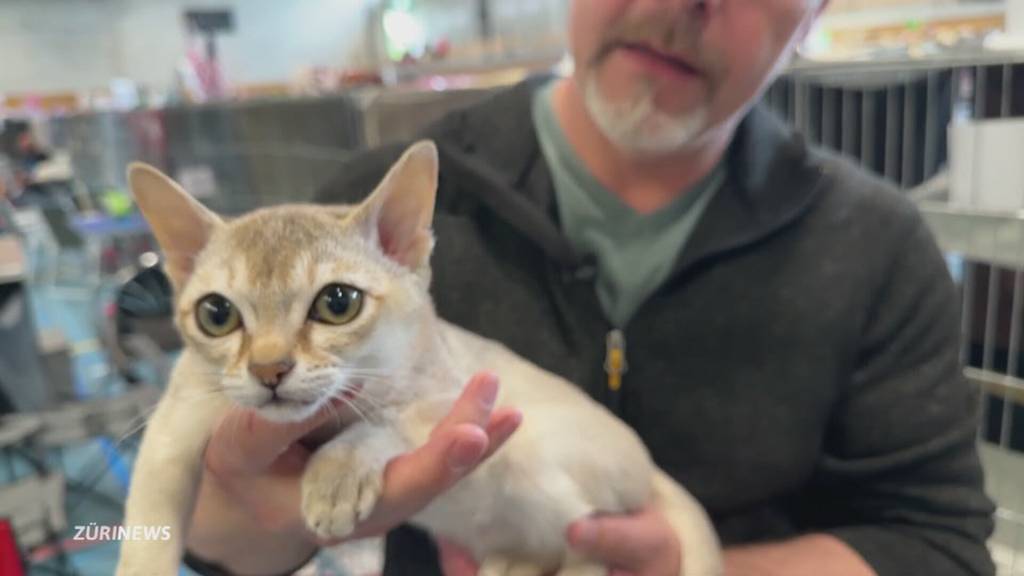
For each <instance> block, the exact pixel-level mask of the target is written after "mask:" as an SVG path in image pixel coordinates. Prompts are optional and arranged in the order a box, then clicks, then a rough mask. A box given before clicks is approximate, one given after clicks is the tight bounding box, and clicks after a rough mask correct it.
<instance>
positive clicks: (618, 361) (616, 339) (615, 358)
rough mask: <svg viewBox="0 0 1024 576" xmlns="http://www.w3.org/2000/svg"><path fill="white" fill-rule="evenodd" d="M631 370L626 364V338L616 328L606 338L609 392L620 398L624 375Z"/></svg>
mask: <svg viewBox="0 0 1024 576" xmlns="http://www.w3.org/2000/svg"><path fill="white" fill-rule="evenodd" d="M628 370H629V365H628V364H627V363H626V336H625V334H623V333H622V330H619V329H618V328H615V329H613V330H611V331H610V332H608V335H607V336H606V337H605V356H604V371H605V372H606V373H607V374H608V390H609V391H611V392H612V394H613V395H614V396H618V393H619V390H621V389H622V375H623V374H625V373H626V372H627V371H628Z"/></svg>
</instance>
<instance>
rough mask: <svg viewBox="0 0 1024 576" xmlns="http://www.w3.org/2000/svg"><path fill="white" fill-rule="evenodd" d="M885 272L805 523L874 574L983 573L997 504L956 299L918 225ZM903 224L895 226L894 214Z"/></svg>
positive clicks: (913, 222) (912, 213) (910, 215)
mask: <svg viewBox="0 0 1024 576" xmlns="http://www.w3.org/2000/svg"><path fill="white" fill-rule="evenodd" d="M903 212H904V215H906V220H907V221H908V222H906V224H907V225H906V226H901V228H902V229H903V230H904V231H906V233H905V234H903V235H904V236H905V238H903V239H902V241H901V242H898V243H894V244H892V245H891V246H890V247H889V248H888V250H890V251H892V253H894V255H893V256H891V257H890V261H889V262H887V263H886V264H885V267H887V269H888V272H887V274H885V275H884V276H883V277H882V278H881V280H880V282H879V283H878V284H877V286H878V289H877V290H876V292H875V294H874V296H873V297H871V298H870V302H871V307H870V309H869V313H868V315H867V317H866V318H865V320H864V326H863V330H862V332H861V338H860V341H859V350H858V353H857V357H856V359H855V362H856V365H855V367H854V370H853V372H852V376H851V377H850V379H849V381H848V382H847V386H848V387H847V388H846V389H845V390H844V394H843V398H842V399H841V400H840V403H839V405H838V407H837V411H836V414H835V415H834V417H833V419H832V427H831V429H830V430H829V433H828V436H827V440H826V444H827V445H826V447H825V454H824V456H823V459H822V461H821V462H820V466H819V474H818V476H817V479H816V482H815V492H816V498H815V499H813V500H814V501H813V503H812V505H811V506H810V507H809V508H811V509H812V510H814V511H812V512H809V515H811V516H814V517H816V519H817V525H818V526H821V527H823V528H824V529H825V530H824V531H825V532H827V533H831V534H832V535H834V536H836V537H838V538H840V539H841V540H843V541H845V542H846V543H847V544H848V545H849V546H851V547H852V548H853V549H855V550H856V551H857V552H858V553H859V554H860V555H862V556H863V557H864V558H865V559H866V560H867V561H868V563H869V564H870V565H871V566H872V567H873V568H874V569H875V571H876V572H877V573H878V574H879V576H911V575H922V576H923V575H928V576H968V575H971V576H988V575H991V574H994V573H995V568H994V566H993V564H992V560H991V558H990V555H989V552H988V550H987V547H986V540H987V538H988V537H989V536H990V535H991V533H992V530H993V512H994V506H993V503H992V502H991V501H990V499H989V498H988V497H987V496H986V494H985V492H984V487H983V484H984V483H983V473H982V468H981V465H980V462H979V456H978V452H977V445H976V433H977V426H978V420H977V412H978V406H979V397H978V393H977V391H976V390H975V389H974V388H973V387H972V386H970V385H968V383H967V381H966V380H965V378H964V377H963V372H962V368H961V364H960V360H959V312H958V310H959V305H958V302H959V299H958V296H957V292H956V288H955V286H954V284H953V282H952V280H951V278H950V275H949V272H948V269H947V268H946V263H945V260H944V258H943V257H942V254H941V253H940V251H939V249H938V247H937V245H936V243H935V240H934V238H933V237H932V235H931V233H930V231H929V229H928V227H927V225H926V224H925V222H924V220H923V218H922V217H921V216H920V215H919V214H918V213H917V211H916V210H914V209H913V208H912V207H907V206H904V208H903ZM901 219H902V218H901Z"/></svg>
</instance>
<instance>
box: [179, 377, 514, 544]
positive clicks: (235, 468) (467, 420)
mask: <svg viewBox="0 0 1024 576" xmlns="http://www.w3.org/2000/svg"><path fill="white" fill-rule="evenodd" d="M497 392H498V379H497V377H495V376H494V375H491V374H486V373H481V374H477V375H475V376H474V377H473V378H472V379H471V380H470V382H469V384H468V385H467V386H466V388H465V390H464V391H463V392H462V394H461V396H460V397H459V398H458V400H456V402H455V404H454V405H453V407H452V409H451V411H450V412H449V414H448V415H447V416H446V417H445V419H444V420H443V421H442V422H440V423H439V424H438V425H437V427H436V428H435V429H434V431H433V433H432V435H431V437H430V439H429V440H428V441H427V443H426V444H424V445H423V446H421V447H420V448H418V449H416V450H414V451H412V452H410V453H407V454H404V455H402V456H399V457H397V458H395V459H393V460H392V461H391V462H390V463H389V464H388V465H387V467H386V469H385V472H384V487H383V493H382V494H381V497H380V500H379V501H378V504H377V507H376V509H375V510H374V512H373V513H372V514H371V516H370V518H368V519H367V521H366V522H364V523H363V524H362V525H360V526H359V527H358V528H357V530H356V532H355V533H354V534H353V535H352V536H351V537H350V538H348V539H354V538H363V537H368V536H374V535H380V534H383V533H384V532H386V531H387V530H389V529H391V528H393V527H395V526H397V525H398V524H400V523H402V522H404V521H405V520H406V519H408V518H409V517H410V516H412V515H413V514H415V513H416V512H418V511H419V510H420V509H422V508H424V507H425V506H426V505H427V504H429V503H430V502H431V500H433V499H434V498H436V497H437V496H438V495H440V494H441V493H443V492H444V491H445V490H447V489H448V488H449V487H451V486H452V485H453V484H454V483H455V482H457V481H458V480H460V479H461V478H462V477H464V476H465V475H467V474H468V473H470V472H471V471H472V470H473V469H474V468H475V467H476V466H477V465H478V464H480V462H482V461H483V460H484V459H486V458H487V457H488V456H490V455H491V454H493V453H494V451H495V450H497V449H498V448H499V447H501V446H502V445H503V444H504V443H505V441H506V440H508V438H509V437H510V436H511V435H512V433H513V432H514V431H515V430H516V428H517V427H518V426H519V424H520V422H521V420H522V416H521V414H520V413H519V412H518V411H517V410H514V409H501V410H493V405H494V401H495V398H496V396H497ZM338 409H339V407H337V406H335V407H331V408H325V409H324V410H322V411H320V412H319V413H318V414H316V415H315V416H313V417H311V418H310V419H308V420H306V421H304V422H299V423H287V424H281V423H274V422H270V421H267V420H264V419H263V418H260V417H259V416H258V415H257V414H256V413H254V412H252V411H242V410H239V411H235V412H232V413H229V414H228V415H227V416H226V417H225V418H224V419H223V420H222V421H221V423H220V424H219V425H218V427H217V429H216V430H215V431H214V433H213V436H212V437H211V439H210V442H209V444H208V445H207V448H206V453H205V466H206V471H207V472H208V473H209V474H207V476H208V477H209V480H211V484H215V487H212V488H210V489H209V490H208V493H209V494H216V495H211V496H209V500H208V501H204V500H203V499H202V498H201V499H200V502H199V504H198V505H197V508H196V516H197V519H196V520H194V522H193V528H194V530H193V532H194V533H195V536H194V537H193V538H190V539H189V543H190V547H191V549H193V550H194V551H195V552H196V553H197V554H199V555H201V556H204V557H206V558H207V559H216V560H220V561H222V562H226V563H228V564H230V563H231V561H232V560H233V559H234V556H236V555H238V553H237V552H236V550H238V549H239V547H238V546H234V545H233V544H232V543H229V542H226V541H225V542H223V544H222V545H217V544H214V543H212V542H211V539H213V540H217V539H220V538H224V539H229V538H231V535H230V532H231V530H230V528H232V527H235V526H236V525H238V524H240V523H242V522H243V521H244V519H231V520H230V521H227V520H224V518H223V517H224V516H226V515H227V512H226V510H232V511H234V512H233V513H234V514H236V515H237V514H238V512H237V511H239V510H241V511H244V514H245V515H246V517H247V518H248V519H249V521H250V522H253V523H255V524H256V527H255V529H258V530H259V531H260V532H261V533H263V534H266V533H268V532H271V533H273V534H275V535H276V536H275V537H276V538H279V539H289V538H290V539H293V540H294V539H296V538H302V539H303V540H304V541H306V542H308V543H310V544H313V543H315V544H319V545H330V544H334V543H337V541H330V542H324V541H320V540H318V539H317V538H316V536H315V535H314V534H313V533H312V532H311V531H310V530H308V529H307V527H306V524H305V521H304V519H303V518H302V514H301V501H302V496H301V494H302V492H301V480H302V473H303V469H304V468H305V465H306V463H307V461H308V460H309V458H310V455H311V453H310V451H309V449H307V448H305V447H304V446H303V445H302V444H300V443H298V441H299V440H300V439H302V438H303V437H304V436H306V435H308V434H309V433H310V432H312V431H313V430H315V429H317V428H319V427H320V426H321V425H324V424H325V423H329V422H330V420H331V418H332V417H334V416H333V414H334V413H336V411H337V410H338ZM204 492H207V490H206V489H204ZM218 500H222V501H218ZM204 507H206V508H209V510H204ZM225 524H227V525H225ZM296 535H298V536H296ZM204 540H205V541H204ZM193 546H194V547H193ZM250 550H251V547H250ZM244 561H245V559H240V560H239V562H244Z"/></svg>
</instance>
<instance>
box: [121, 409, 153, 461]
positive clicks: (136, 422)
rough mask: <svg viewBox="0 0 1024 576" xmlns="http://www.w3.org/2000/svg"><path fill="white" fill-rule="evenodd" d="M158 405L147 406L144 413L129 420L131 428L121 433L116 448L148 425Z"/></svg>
mask: <svg viewBox="0 0 1024 576" xmlns="http://www.w3.org/2000/svg"><path fill="white" fill-rule="evenodd" d="M157 406H158V404H154V405H152V406H150V407H149V408H147V409H146V410H144V411H143V412H142V414H139V415H138V416H136V417H135V418H132V419H131V421H130V422H129V426H130V428H129V429H128V431H127V432H125V433H124V434H121V436H120V437H119V438H118V439H117V440H116V441H115V442H114V449H115V450H117V449H119V448H121V445H122V444H124V443H125V442H126V441H127V440H128V439H129V438H131V437H132V436H134V435H135V433H136V432H138V431H139V430H142V429H143V428H145V427H146V425H147V424H149V420H150V419H151V418H152V416H153V413H154V412H156V408H157Z"/></svg>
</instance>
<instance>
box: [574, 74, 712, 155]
mask: <svg viewBox="0 0 1024 576" xmlns="http://www.w3.org/2000/svg"><path fill="white" fill-rule="evenodd" d="M650 89H651V88H650V87H649V86H648V87H646V88H645V89H643V90H639V92H638V93H637V94H634V95H632V96H631V97H630V98H629V99H628V100H626V99H624V100H620V101H614V100H612V99H609V98H607V97H606V95H605V94H604V92H603V90H602V89H601V87H600V85H599V83H598V82H597V81H596V77H594V76H591V77H590V79H587V80H585V82H584V103H585V105H586V108H587V111H588V114H589V115H590V117H591V119H592V120H593V122H594V124H595V125H596V126H597V127H598V129H599V130H601V132H602V133H603V134H604V135H605V137H606V138H607V139H608V140H609V141H610V142H611V143H612V144H613V145H614V146H615V147H616V148H618V149H619V150H620V151H621V152H622V153H624V154H626V155H629V156H637V157H657V156H665V155H671V154H673V153H676V152H681V151H684V150H686V149H688V148H690V147H691V146H692V145H694V143H695V142H698V140H699V137H700V136H701V134H703V133H704V131H705V129H706V127H707V123H708V122H707V118H708V112H707V109H706V108H704V107H701V108H697V109H695V110H691V111H687V112H685V113H681V114H679V115H669V114H667V113H665V112H662V111H660V110H658V108H657V106H656V105H655V104H654V96H653V94H651V93H650V91H649V90H650Z"/></svg>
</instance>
